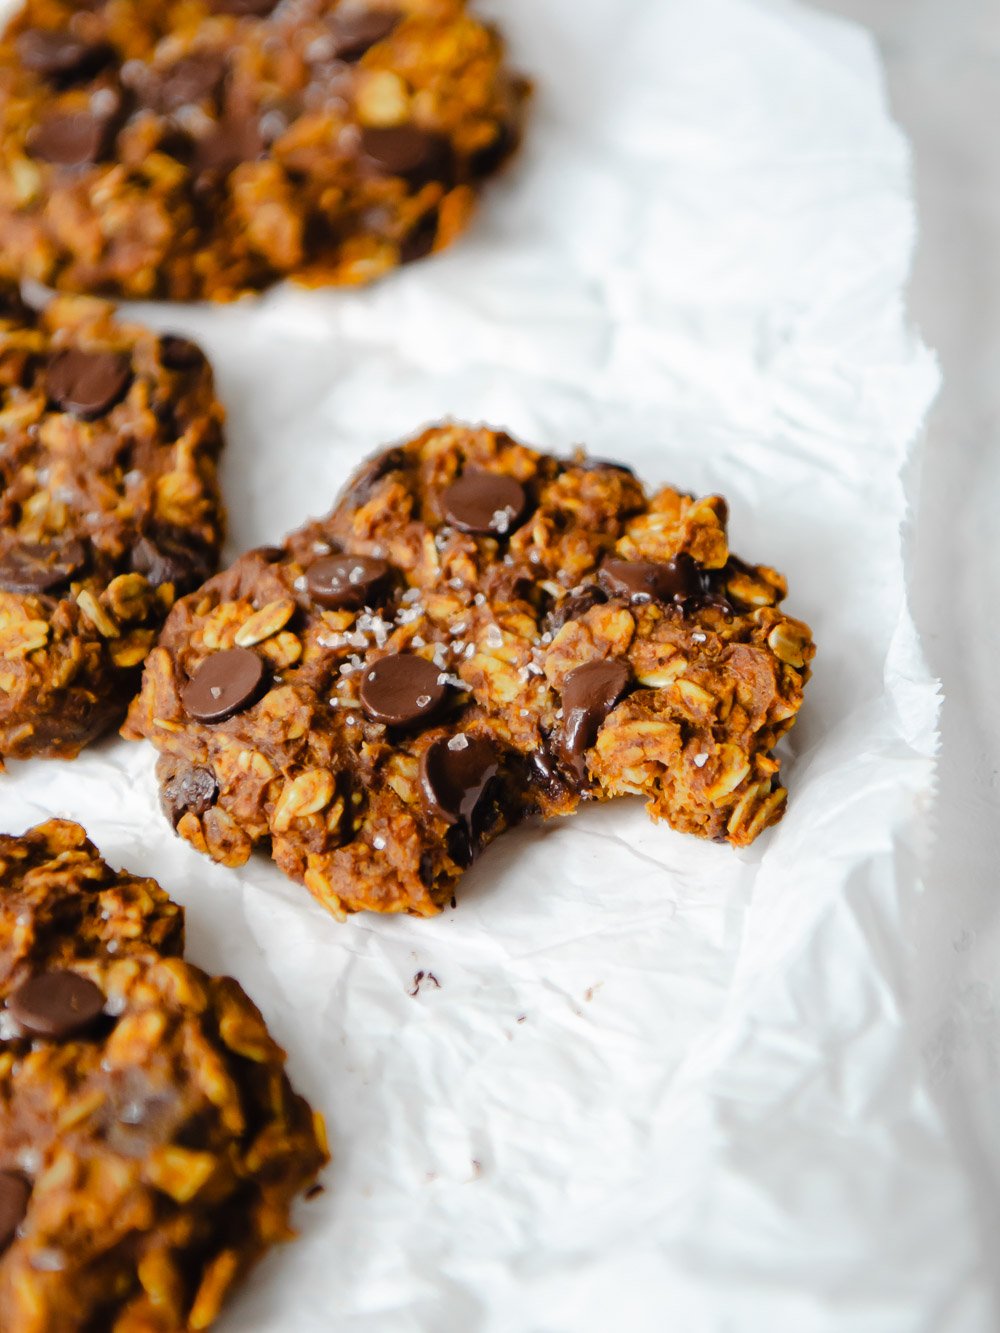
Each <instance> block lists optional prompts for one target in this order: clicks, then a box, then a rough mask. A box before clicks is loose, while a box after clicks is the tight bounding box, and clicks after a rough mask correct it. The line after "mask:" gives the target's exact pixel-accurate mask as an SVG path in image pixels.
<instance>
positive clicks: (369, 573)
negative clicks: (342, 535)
mask: <svg viewBox="0 0 1000 1333" xmlns="http://www.w3.org/2000/svg"><path fill="white" fill-rule="evenodd" d="M389 573H390V566H389V565H387V564H386V562H385V561H384V560H373V559H372V558H371V557H370V556H367V555H330V556H326V557H325V558H324V559H322V560H317V561H316V563H315V564H312V565H310V566H309V568H308V569H307V570H306V588H307V589H308V592H309V596H310V597H311V598H312V599H313V601H314V602H318V603H319V605H320V606H325V607H326V608H327V609H328V610H331V611H338V610H340V609H342V608H344V607H350V608H356V607H360V606H375V605H376V604H377V602H378V600H379V597H380V595H381V594H382V593H383V592H384V590H385V585H386V583H387V581H388V578H389Z"/></svg>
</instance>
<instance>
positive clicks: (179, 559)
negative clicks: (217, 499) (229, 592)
mask: <svg viewBox="0 0 1000 1333" xmlns="http://www.w3.org/2000/svg"><path fill="white" fill-rule="evenodd" d="M131 564H132V568H133V569H134V570H135V572H136V573H137V574H144V575H145V576H146V579H147V581H148V582H149V583H151V584H152V585H153V587H154V588H159V587H161V586H162V585H163V584H164V583H172V584H173V585H174V590H175V591H176V592H177V593H178V594H181V593H186V592H191V591H193V590H194V589H195V588H198V587H200V586H201V584H203V583H204V582H205V580H206V579H207V578H208V577H209V575H210V574H211V573H212V570H213V568H214V566H215V560H214V559H213V557H212V556H211V555H210V554H209V552H208V551H206V550H205V549H204V548H203V547H201V546H199V545H197V544H196V543H195V542H194V540H193V539H192V538H188V539H187V540H185V539H184V536H183V534H178V535H177V536H172V535H171V534H170V533H168V532H157V533H156V534H155V535H149V534H145V535H143V536H141V537H139V539H138V540H137V541H136V543H135V545H134V546H133V547H132V556H131Z"/></svg>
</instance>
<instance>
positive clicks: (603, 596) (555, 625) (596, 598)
mask: <svg viewBox="0 0 1000 1333" xmlns="http://www.w3.org/2000/svg"><path fill="white" fill-rule="evenodd" d="M607 600H608V595H607V593H606V592H605V591H604V589H603V588H599V587H598V586H597V584H596V583H588V584H586V586H585V587H583V588H580V589H578V590H577V591H576V592H571V593H569V594H568V595H567V596H566V597H564V598H563V599H562V601H561V602H557V603H556V605H555V606H554V607H553V608H552V610H551V611H550V612H549V614H548V616H547V617H546V620H545V628H546V629H547V630H548V631H549V633H551V634H555V632H556V631H557V630H560V629H562V627H563V625H565V624H567V623H568V622H569V621H570V620H579V619H580V617H581V616H585V615H586V614H587V612H588V611H589V610H590V609H591V607H593V606H601V605H602V604H603V603H604V602H606V601H607Z"/></svg>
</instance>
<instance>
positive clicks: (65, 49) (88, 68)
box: [17, 28, 114, 84]
mask: <svg viewBox="0 0 1000 1333" xmlns="http://www.w3.org/2000/svg"><path fill="white" fill-rule="evenodd" d="M17 54H18V55H19V56H20V57H21V64H22V65H23V66H24V68H25V69H30V70H31V71H32V72H33V73H35V74H43V75H45V77H46V78H51V79H53V80H54V81H56V82H58V83H63V84H66V83H73V82H75V81H76V80H78V79H89V78H90V77H91V76H92V75H94V74H96V73H97V72H98V70H100V69H102V68H103V67H104V66H105V65H106V64H107V63H108V61H109V60H111V59H112V57H113V56H114V50H113V49H112V47H110V46H109V45H108V44H107V42H88V41H86V40H85V39H84V38H82V37H75V36H74V35H73V34H72V33H69V32H58V31H56V30H55V29H54V28H29V29H28V31H27V32H22V33H21V35H20V37H18V39H17Z"/></svg>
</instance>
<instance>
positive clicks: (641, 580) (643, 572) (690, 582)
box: [598, 552, 704, 602]
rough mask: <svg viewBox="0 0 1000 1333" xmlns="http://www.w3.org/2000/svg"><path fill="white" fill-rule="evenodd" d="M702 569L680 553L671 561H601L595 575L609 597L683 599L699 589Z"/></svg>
mask: <svg viewBox="0 0 1000 1333" xmlns="http://www.w3.org/2000/svg"><path fill="white" fill-rule="evenodd" d="M701 575H702V569H701V566H700V565H698V564H697V563H696V562H695V561H694V560H692V559H691V557H690V556H689V555H685V554H684V553H683V552H681V554H680V555H677V556H675V557H674V558H673V560H663V561H654V560H616V559H608V560H605V562H604V564H603V565H602V566H601V568H600V570H599V572H598V578H599V579H600V581H601V583H602V584H603V586H604V587H605V589H606V590H607V591H608V592H609V593H610V594H611V596H612V597H627V598H628V599H629V600H630V601H642V602H684V601H687V599H688V598H690V597H694V596H696V595H697V594H698V593H700V592H702V591H703V587H704V583H703V579H702V577H701Z"/></svg>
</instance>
